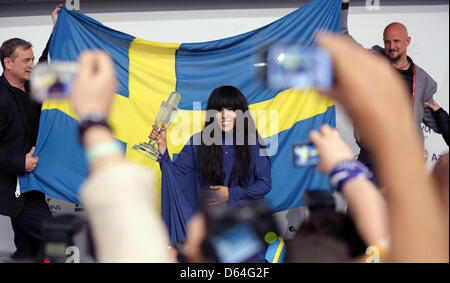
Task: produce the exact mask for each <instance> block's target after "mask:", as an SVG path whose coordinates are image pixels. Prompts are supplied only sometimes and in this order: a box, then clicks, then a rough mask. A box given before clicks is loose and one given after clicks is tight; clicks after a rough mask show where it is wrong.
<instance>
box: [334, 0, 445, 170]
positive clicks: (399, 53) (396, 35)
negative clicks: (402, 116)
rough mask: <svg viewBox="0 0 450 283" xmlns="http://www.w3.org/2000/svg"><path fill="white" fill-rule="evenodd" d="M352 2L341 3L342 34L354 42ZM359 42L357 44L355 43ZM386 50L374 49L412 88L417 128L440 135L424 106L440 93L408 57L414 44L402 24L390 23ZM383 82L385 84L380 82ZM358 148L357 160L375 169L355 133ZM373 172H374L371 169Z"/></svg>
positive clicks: (377, 47) (386, 36)
mask: <svg viewBox="0 0 450 283" xmlns="http://www.w3.org/2000/svg"><path fill="white" fill-rule="evenodd" d="M349 2H350V0H343V4H342V22H341V35H344V36H348V37H349V38H350V39H352V40H353V41H355V40H354V39H353V37H352V36H351V35H350V34H349V32H348V27H347V21H348V8H349ZM355 42H356V41H355ZM383 42H384V48H382V47H381V46H378V45H376V46H374V47H372V50H373V51H374V52H376V53H378V54H380V55H382V56H384V57H386V58H387V59H388V60H389V62H390V63H391V65H392V67H394V68H395V69H396V70H397V71H398V72H399V74H400V75H401V76H402V77H403V78H404V81H405V83H406V85H407V87H408V89H409V93H410V97H409V99H410V100H411V104H412V106H413V111H414V116H415V120H416V122H417V123H416V124H417V129H418V131H419V133H420V134H421V135H422V137H423V132H422V129H421V123H422V122H423V123H424V124H425V125H427V126H428V127H430V128H431V129H433V130H434V131H435V132H437V133H439V134H440V133H441V131H440V129H439V127H438V125H437V122H436V120H435V118H434V117H433V113H432V110H431V109H430V108H428V107H426V106H425V103H426V102H428V103H433V96H434V95H435V94H436V92H437V83H436V81H434V80H433V78H432V77H431V76H430V75H428V74H427V73H426V72H425V71H424V70H423V69H422V68H420V67H419V66H417V65H416V64H415V63H414V62H413V60H412V59H411V58H410V57H409V56H408V54H407V50H408V46H409V45H410V43H411V37H410V36H409V34H408V29H407V28H406V27H405V26H404V25H403V24H401V23H397V22H395V23H391V24H389V25H388V26H387V27H386V28H385V30H384V33H383ZM379 83H382V82H379ZM355 136H356V140H357V142H358V145H359V146H360V147H361V152H360V154H359V156H358V159H359V160H360V161H362V162H363V163H365V164H366V165H367V166H368V167H369V168H370V169H373V167H374V162H373V161H372V158H371V156H370V153H368V152H367V150H365V149H364V145H363V144H362V143H361V142H360V141H359V140H358V137H357V134H355ZM372 171H373V170H372Z"/></svg>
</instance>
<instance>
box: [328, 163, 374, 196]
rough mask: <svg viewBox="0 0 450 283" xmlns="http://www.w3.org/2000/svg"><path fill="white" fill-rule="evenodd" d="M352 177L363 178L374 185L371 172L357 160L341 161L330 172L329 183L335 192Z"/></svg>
mask: <svg viewBox="0 0 450 283" xmlns="http://www.w3.org/2000/svg"><path fill="white" fill-rule="evenodd" d="M354 178H364V179H367V180H369V181H371V182H372V183H373V184H374V185H376V183H375V180H374V178H373V174H372V172H371V171H370V170H369V169H368V168H367V167H366V166H365V165H364V164H362V163H361V162H359V161H358V160H347V161H342V162H340V163H339V164H337V165H336V166H335V167H334V168H333V170H331V172H330V184H331V186H332V187H333V189H334V190H335V191H336V192H340V191H341V190H342V188H343V187H344V185H345V183H347V182H348V181H350V180H351V179H354Z"/></svg>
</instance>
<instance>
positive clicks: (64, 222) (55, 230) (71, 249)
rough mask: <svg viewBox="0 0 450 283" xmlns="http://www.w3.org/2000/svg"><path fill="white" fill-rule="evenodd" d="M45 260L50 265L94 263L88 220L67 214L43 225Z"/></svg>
mask: <svg viewBox="0 0 450 283" xmlns="http://www.w3.org/2000/svg"><path fill="white" fill-rule="evenodd" d="M43 232H44V233H43V235H44V239H43V242H44V258H43V259H39V260H40V261H42V260H44V261H45V262H49V263H65V262H73V263H79V262H92V261H94V259H95V253H94V245H93V241H92V237H91V233H90V229H89V226H88V223H87V220H85V219H84V217H81V216H77V215H71V214H65V215H58V216H55V217H53V219H51V220H48V221H45V222H44V223H43Z"/></svg>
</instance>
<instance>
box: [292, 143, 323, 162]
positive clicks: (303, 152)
mask: <svg viewBox="0 0 450 283" xmlns="http://www.w3.org/2000/svg"><path fill="white" fill-rule="evenodd" d="M292 160H293V163H294V167H309V166H316V165H317V164H318V163H319V152H318V150H317V148H316V147H315V146H314V145H313V144H312V143H297V144H294V145H292Z"/></svg>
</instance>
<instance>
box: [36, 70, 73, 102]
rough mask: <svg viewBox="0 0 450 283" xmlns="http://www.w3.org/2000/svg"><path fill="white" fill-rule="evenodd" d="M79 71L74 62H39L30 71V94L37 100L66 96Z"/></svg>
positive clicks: (68, 94)
mask: <svg viewBox="0 0 450 283" xmlns="http://www.w3.org/2000/svg"><path fill="white" fill-rule="evenodd" d="M78 71H79V65H78V63H76V62H55V63H51V64H47V63H39V64H37V65H36V67H34V69H33V72H32V73H31V80H30V86H31V96H32V97H33V99H35V100H36V101H38V102H42V101H44V100H45V99H61V98H68V97H69V96H70V93H71V90H72V82H73V80H74V78H75V75H76V74H77V73H78Z"/></svg>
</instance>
